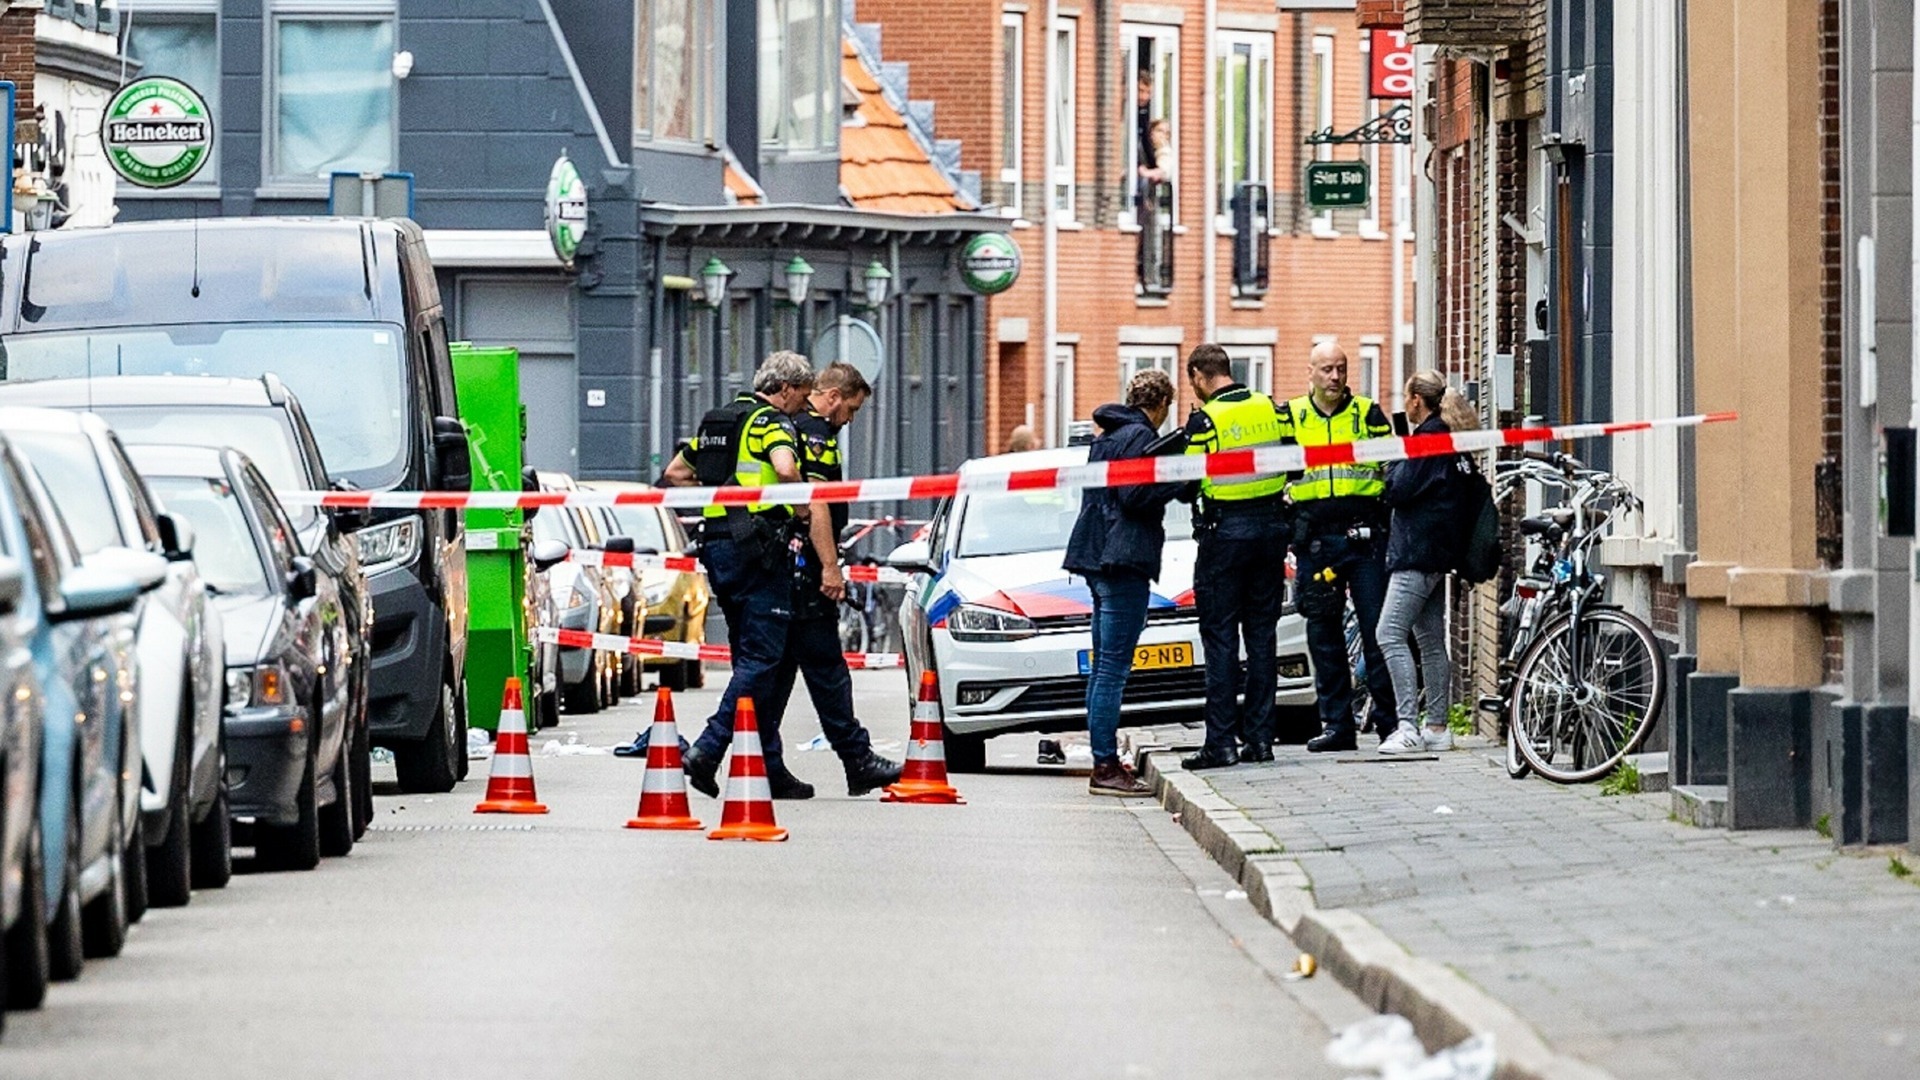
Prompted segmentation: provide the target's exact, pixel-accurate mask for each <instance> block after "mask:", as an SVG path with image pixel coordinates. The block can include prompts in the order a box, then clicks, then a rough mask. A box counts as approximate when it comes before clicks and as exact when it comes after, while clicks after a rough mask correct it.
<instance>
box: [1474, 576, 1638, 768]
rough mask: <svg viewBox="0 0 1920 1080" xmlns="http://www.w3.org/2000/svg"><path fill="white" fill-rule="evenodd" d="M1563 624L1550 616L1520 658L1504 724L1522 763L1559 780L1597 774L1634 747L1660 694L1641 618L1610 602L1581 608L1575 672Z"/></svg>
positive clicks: (1568, 623)
mask: <svg viewBox="0 0 1920 1080" xmlns="http://www.w3.org/2000/svg"><path fill="white" fill-rule="evenodd" d="M1571 627H1572V618H1571V617H1570V616H1569V615H1560V616H1558V617H1556V618H1555V619H1554V620H1553V621H1552V622H1549V623H1548V624H1547V625H1546V626H1544V627H1542V628H1541V631H1540V636H1539V637H1538V638H1536V639H1535V640H1534V642H1533V644H1531V645H1529V646H1527V651H1526V652H1525V653H1524V654H1523V655H1522V656H1521V657H1520V666H1519V668H1518V669H1517V670H1516V671H1515V673H1514V686H1513V695H1514V702H1513V714H1512V725H1511V728H1510V730H1511V731H1512V733H1513V735H1512V741H1513V743H1514V744H1515V745H1516V746H1517V748H1518V749H1519V751H1520V754H1521V756H1522V757H1524V758H1525V759H1526V762H1527V764H1528V765H1531V766H1532V767H1533V770H1534V771H1535V772H1537V773H1539V774H1540V775H1541V776H1544V777H1546V778H1547V779H1549V780H1552V781H1554V782H1555V783H1561V784H1577V783H1584V782H1586V781H1589V780H1597V779H1599V778H1600V777H1602V776H1605V775H1607V774H1608V773H1610V772H1612V771H1613V769H1614V767H1615V766H1617V765H1619V764H1620V762H1621V760H1622V759H1624V758H1625V757H1626V756H1627V755H1628V754H1631V753H1633V752H1634V751H1636V750H1638V749H1639V748H1640V744H1641V743H1643V742H1645V741H1646V738H1647V731H1648V729H1649V727H1650V725H1651V723H1652V719H1653V717H1654V716H1656V715H1657V714H1658V713H1659V711H1660V707H1661V705H1662V704H1663V703H1664V702H1665V700H1666V692H1667V669H1666V664H1665V663H1664V661H1663V659H1662V655H1661V651H1660V643H1659V642H1658V641H1657V640H1656V639H1655V638H1654V636H1653V631H1652V630H1650V629H1648V628H1647V624H1645V623H1643V622H1641V621H1640V620H1639V619H1636V618H1634V617H1633V616H1631V615H1629V614H1627V613H1626V612H1624V611H1619V610H1615V609H1613V608H1599V609H1595V610H1591V611H1587V612H1583V613H1582V614H1581V616H1580V633H1581V638H1582V647H1581V656H1580V658H1579V664H1578V670H1575V665H1574V661H1573V657H1572V648H1571V646H1572V634H1571V633H1570V630H1571Z"/></svg>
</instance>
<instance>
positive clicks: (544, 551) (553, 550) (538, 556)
mask: <svg viewBox="0 0 1920 1080" xmlns="http://www.w3.org/2000/svg"><path fill="white" fill-rule="evenodd" d="M528 555H530V556H531V557H532V558H533V568H534V569H535V570H538V571H540V572H542V573H544V572H546V571H547V570H550V569H552V568H553V567H555V566H557V565H559V564H560V563H563V562H566V561H567V545H565V544H563V543H561V542H560V541H558V540H536V541H534V545H533V550H532V551H530V552H528Z"/></svg>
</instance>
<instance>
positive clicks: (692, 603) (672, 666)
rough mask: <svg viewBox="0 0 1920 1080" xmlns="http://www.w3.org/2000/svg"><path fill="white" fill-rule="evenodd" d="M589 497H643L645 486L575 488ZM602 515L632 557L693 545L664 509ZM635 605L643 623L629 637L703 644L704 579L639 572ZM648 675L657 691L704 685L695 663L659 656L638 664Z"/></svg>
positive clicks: (609, 510)
mask: <svg viewBox="0 0 1920 1080" xmlns="http://www.w3.org/2000/svg"><path fill="white" fill-rule="evenodd" d="M581 487H583V488H586V489H587V490H589V491H615V492H618V491H648V490H651V488H650V486H649V485H646V484H633V483H622V482H619V481H609V480H594V481H589V482H586V483H583V484H581ZM603 512H604V513H606V514H607V515H609V516H610V517H612V519H613V528H614V531H615V532H616V533H618V534H620V535H623V536H627V537H629V538H631V539H632V540H633V545H634V550H635V551H641V552H645V551H652V552H656V553H658V554H661V555H680V556H684V555H688V554H691V552H692V549H693V544H692V543H691V542H690V541H689V540H688V539H687V530H686V529H685V528H684V527H683V526H682V525H681V524H680V519H679V518H677V517H675V516H674V514H673V511H671V510H669V509H667V508H666V507H664V506H634V505H627V506H611V507H605V508H603ZM639 584H640V590H639V591H640V594H641V600H642V601H643V602H644V603H645V604H646V617H645V618H644V619H641V620H640V625H639V629H638V630H636V631H634V633H635V634H636V635H638V636H640V637H650V638H659V639H661V640H663V641H688V642H692V643H694V644H696V645H704V644H706V640H707V605H708V604H709V603H711V602H712V594H711V593H710V592H709V591H708V589H707V577H706V575H705V574H702V573H698V572H687V571H680V570H666V569H663V568H660V567H651V568H647V569H644V570H642V571H640V572H639ZM640 659H641V660H642V661H643V663H644V664H645V666H646V667H647V668H648V669H651V670H654V671H657V672H659V673H660V685H662V686H665V687H667V688H668V689H670V690H685V689H687V688H688V687H698V686H704V685H706V676H705V673H704V669H702V668H701V666H700V662H699V661H698V660H675V659H672V658H670V657H665V656H648V657H642V658H640Z"/></svg>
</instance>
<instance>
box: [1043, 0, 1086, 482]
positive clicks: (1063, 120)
mask: <svg viewBox="0 0 1920 1080" xmlns="http://www.w3.org/2000/svg"><path fill="white" fill-rule="evenodd" d="M1078 37H1079V34H1078V23H1077V22H1076V21H1075V20H1073V19H1061V20H1060V21H1059V22H1057V23H1055V24H1054V27H1053V69H1054V89H1053V147H1052V149H1051V150H1049V152H1048V154H1047V160H1048V167H1049V168H1050V169H1051V171H1052V173H1053V209H1054V211H1055V212H1056V213H1057V214H1058V215H1059V216H1060V219H1061V220H1063V221H1072V220H1074V216H1073V195H1074V183H1073V166H1074V160H1073V158H1074V153H1073V152H1074V148H1075V146H1076V143H1075V142H1074V130H1073V128H1074V123H1073V121H1074V114H1075V113H1076V112H1077V111H1078V110H1077V108H1076V103H1077V101H1078V100H1079V96H1080V95H1079V93H1078V91H1077V88H1076V87H1075V85H1074V84H1075V82H1076V81H1077V80H1076V76H1077V74H1078V72H1077V71H1076V70H1075V64H1074V44H1075V42H1076V40H1077V39H1078ZM1054 445H1056V446H1058V445H1065V444H1064V443H1056V444H1054Z"/></svg>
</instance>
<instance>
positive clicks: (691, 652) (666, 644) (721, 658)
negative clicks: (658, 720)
mask: <svg viewBox="0 0 1920 1080" xmlns="http://www.w3.org/2000/svg"><path fill="white" fill-rule="evenodd" d="M533 639H534V640H535V641H542V642H550V643H553V644H558V645H563V646H565V647H567V648H569V649H594V650H597V651H599V652H617V653H633V654H634V655H636V656H668V657H673V658H675V659H679V660H711V661H713V662H714V663H716V664H730V663H732V662H733V650H732V649H729V648H727V647H726V646H725V645H696V644H694V643H693V642H691V641H661V640H660V639H658V638H637V637H622V636H620V635H619V634H595V633H590V632H588V631H586V630H556V629H554V628H553V627H551V626H538V627H535V628H534V631H533ZM842 655H844V656H845V657H846V659H847V666H848V667H850V668H869V669H871V668H896V667H899V666H900V665H901V664H903V663H905V662H906V658H905V657H903V656H901V655H900V654H899V653H844V654H842Z"/></svg>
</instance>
